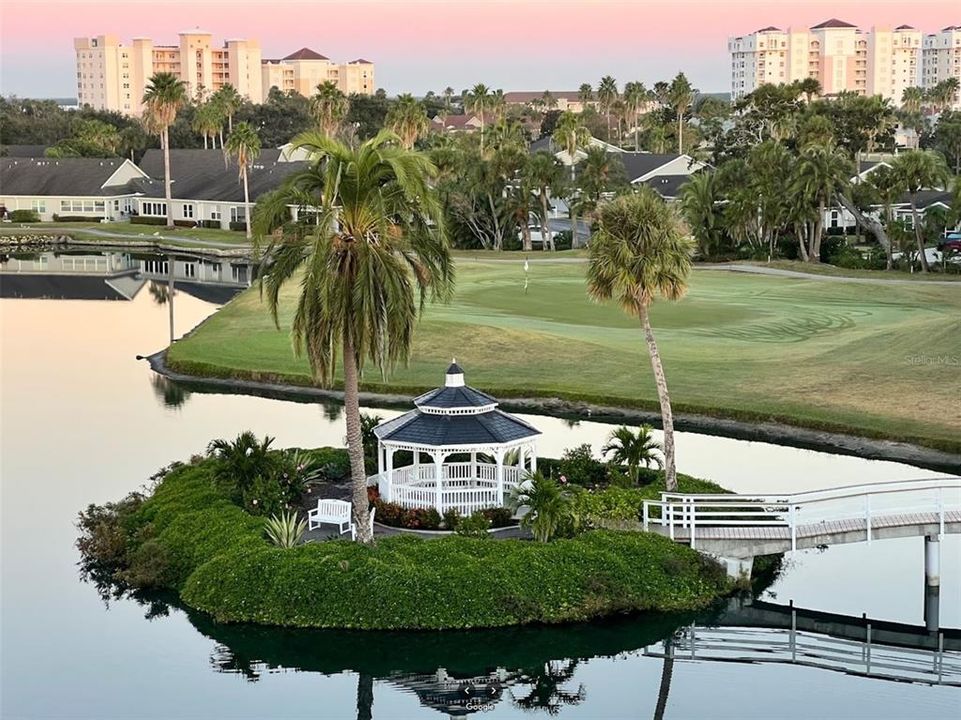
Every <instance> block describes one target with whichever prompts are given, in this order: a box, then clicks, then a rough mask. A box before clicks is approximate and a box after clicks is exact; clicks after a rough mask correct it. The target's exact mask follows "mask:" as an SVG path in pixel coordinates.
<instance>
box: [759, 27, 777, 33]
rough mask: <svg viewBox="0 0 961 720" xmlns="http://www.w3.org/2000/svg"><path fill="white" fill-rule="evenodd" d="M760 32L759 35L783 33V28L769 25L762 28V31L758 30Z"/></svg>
mask: <svg viewBox="0 0 961 720" xmlns="http://www.w3.org/2000/svg"><path fill="white" fill-rule="evenodd" d="M758 32H759V33H762V32H782V31H781V28H779V27H774V26H773V25H768V26H767V27H766V28H761V29H760V30H758Z"/></svg>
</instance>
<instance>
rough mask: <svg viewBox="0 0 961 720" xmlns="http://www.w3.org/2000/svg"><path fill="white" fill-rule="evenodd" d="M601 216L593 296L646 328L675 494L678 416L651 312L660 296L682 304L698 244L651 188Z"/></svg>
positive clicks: (667, 474) (591, 268) (592, 264)
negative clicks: (694, 250) (611, 305)
mask: <svg viewBox="0 0 961 720" xmlns="http://www.w3.org/2000/svg"><path fill="white" fill-rule="evenodd" d="M598 216H599V217H598V223H597V230H596V231H595V233H594V236H593V238H592V239H591V244H590V259H589V261H588V266H587V292H588V294H589V295H590V296H591V297H592V298H594V299H595V300H599V301H603V300H614V301H615V302H616V303H617V304H618V305H620V306H621V309H622V310H624V311H625V312H626V313H628V314H629V315H633V316H635V317H637V318H638V320H639V321H640V324H641V327H642V328H643V330H644V337H645V339H646V341H647V350H648V354H649V355H650V358H651V368H652V369H653V371H654V382H655V385H656V386H657V397H658V401H659V403H660V406H661V424H662V426H663V428H664V481H665V487H666V489H667V490H668V491H669V492H674V491H676V490H677V467H676V463H675V457H674V415H673V412H672V411H671V399H670V395H669V394H668V390H667V379H666V378H665V376H664V367H663V365H662V364H661V356H660V353H659V352H658V349H657V342H656V341H655V338H654V331H653V329H652V328H651V321H650V317H649V311H650V306H651V303H652V302H653V301H654V300H655V298H657V297H661V298H664V299H666V300H679V299H680V298H681V297H683V296H684V293H685V292H686V291H687V280H688V276H689V275H690V273H691V256H692V254H693V249H694V245H693V241H692V240H691V239H690V238H689V237H688V235H687V233H686V232H684V231H683V230H682V228H681V224H680V222H679V220H678V218H677V216H676V215H675V213H674V210H673V209H671V208H670V207H668V206H667V205H666V204H665V203H664V201H663V200H661V198H660V197H659V196H658V195H657V193H655V192H654V191H653V190H651V189H650V188H642V189H641V190H640V191H639V192H638V193H636V194H632V195H621V196H620V197H618V198H615V199H614V200H612V201H611V202H608V203H605V204H604V205H603V206H602V207H601V209H600V212H599V213H598Z"/></svg>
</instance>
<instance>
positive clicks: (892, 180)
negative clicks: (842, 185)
mask: <svg viewBox="0 0 961 720" xmlns="http://www.w3.org/2000/svg"><path fill="white" fill-rule="evenodd" d="M865 184H866V185H867V187H868V190H869V191H870V192H871V193H872V194H873V195H874V197H875V198H877V200H879V201H880V203H881V217H882V218H883V220H884V226H885V229H887V230H890V228H891V222H892V221H893V219H894V218H893V216H892V212H891V209H892V207H893V206H894V203H896V202H897V201H898V198H900V197H901V195H902V193H903V192H904V189H903V188H902V187H901V179H900V178H899V177H898V176H897V174H896V173H895V172H894V171H893V170H891V168H890V167H889V166H887V165H881V166H880V167H877V168H875V169H874V170H872V171H871V173H870V174H869V175H868V177H867V181H866V182H865ZM885 240H887V242H885V243H884V252H885V255H886V260H887V269H888V270H890V269H891V268H893V267H894V247H893V245H892V244H891V241H890V240H889V239H888V238H887V235H885Z"/></svg>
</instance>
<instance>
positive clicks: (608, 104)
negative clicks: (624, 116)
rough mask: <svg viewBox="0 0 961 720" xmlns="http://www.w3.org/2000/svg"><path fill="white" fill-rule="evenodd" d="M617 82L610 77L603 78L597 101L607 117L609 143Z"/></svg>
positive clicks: (598, 87)
mask: <svg viewBox="0 0 961 720" xmlns="http://www.w3.org/2000/svg"><path fill="white" fill-rule="evenodd" d="M617 97H618V91H617V80H615V79H614V78H613V77H611V76H610V75H605V76H604V77H602V78H601V82H600V83H599V84H598V86H597V99H598V101H599V102H600V104H601V110H602V111H603V112H604V114H605V115H607V141H608V142H610V141H611V108H613V107H614V102H615V101H616V100H617Z"/></svg>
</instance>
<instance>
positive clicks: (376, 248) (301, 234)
mask: <svg viewBox="0 0 961 720" xmlns="http://www.w3.org/2000/svg"><path fill="white" fill-rule="evenodd" d="M294 146H295V147H297V148H304V149H306V150H307V151H308V152H309V153H310V156H311V158H312V162H311V163H310V165H309V166H308V168H307V169H305V170H303V171H301V172H299V173H296V174H295V175H293V176H292V177H291V178H290V179H289V180H288V181H287V182H286V183H285V184H284V185H283V186H282V187H281V188H280V189H279V190H278V191H275V192H273V193H270V194H269V195H267V196H266V197H265V198H262V199H261V200H260V201H259V202H258V206H257V208H256V210H255V213H254V223H255V226H256V235H257V238H258V239H259V238H267V239H268V240H267V245H266V248H265V253H264V257H267V258H270V263H269V266H268V267H267V268H266V274H265V275H263V276H262V277H261V283H262V284H261V287H262V288H263V290H264V291H265V296H266V298H267V304H268V307H269V309H270V311H271V313H272V315H273V317H274V322H275V323H276V322H278V315H277V313H278V309H279V305H280V291H281V288H282V287H283V286H284V285H285V284H286V283H287V281H288V280H290V279H291V278H292V277H293V276H294V275H295V274H296V273H298V272H300V273H302V274H301V276H300V279H299V281H298V285H299V297H298V300H297V306H296V309H295V311H294V317H293V324H292V327H291V332H292V336H293V340H294V347H295V349H296V350H297V351H298V352H300V351H303V350H304V349H306V354H307V358H308V360H309V362H310V365H311V368H312V370H313V373H314V377H315V378H316V380H317V381H318V382H320V383H322V384H323V385H328V386H329V385H330V384H331V383H332V382H333V380H334V375H335V371H336V367H337V359H338V354H339V356H340V360H341V362H342V364H343V379H344V414H345V418H346V425H347V450H348V454H349V455H350V467H351V478H352V485H353V517H354V522H355V524H356V527H357V532H358V537H359V539H360V540H361V542H370V541H371V539H372V538H371V533H370V525H369V518H368V512H367V505H368V500H367V476H366V472H365V468H364V445H363V435H362V426H361V418H360V408H359V404H358V390H359V379H358V373H359V372H360V371H362V369H363V366H364V364H365V363H366V362H369V363H371V364H372V365H374V366H375V367H376V368H377V369H378V370H380V372H381V373H383V374H386V373H388V372H389V371H390V370H391V369H392V368H393V367H394V366H395V365H396V364H397V363H398V362H404V361H406V360H407V358H408V356H409V354H410V349H411V341H412V335H413V330H414V324H415V323H416V320H417V317H418V315H419V313H420V311H421V310H422V309H423V307H424V305H425V303H426V300H427V299H428V298H441V299H443V298H446V297H448V296H449V294H450V291H451V289H452V287H453V277H454V270H453V263H452V261H451V257H450V251H449V248H448V244H447V238H446V233H445V231H444V215H443V210H442V207H441V204H440V202H439V201H438V198H437V195H436V191H435V190H434V189H433V188H432V187H431V184H430V181H431V178H432V177H433V176H434V175H435V173H436V167H435V166H434V165H433V164H432V163H431V162H430V160H428V158H427V156H426V155H424V154H422V153H419V152H414V151H411V150H406V149H404V148H402V147H399V144H398V140H397V136H396V135H393V134H392V133H389V132H386V131H382V132H380V133H379V134H378V135H377V136H376V137H374V138H372V139H371V140H368V141H367V142H365V143H363V144H362V145H360V146H359V147H357V148H351V147H348V146H347V145H345V144H343V143H341V142H339V141H337V140H335V139H333V138H330V137H328V136H326V135H323V134H321V133H317V132H309V133H305V134H303V135H300V136H298V137H297V138H296V139H295V141H294ZM291 205H293V206H296V207H299V208H302V209H309V210H311V211H312V212H314V213H316V214H317V222H316V223H311V224H299V223H290V222H289V219H290V215H289V209H288V208H289V206H291ZM275 230H276V231H279V232H278V233H277V234H276V235H274V234H273V233H274V231H275ZM418 298H419V303H418Z"/></svg>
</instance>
